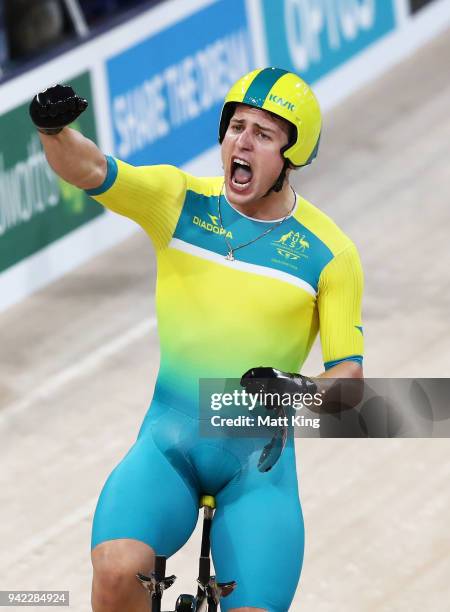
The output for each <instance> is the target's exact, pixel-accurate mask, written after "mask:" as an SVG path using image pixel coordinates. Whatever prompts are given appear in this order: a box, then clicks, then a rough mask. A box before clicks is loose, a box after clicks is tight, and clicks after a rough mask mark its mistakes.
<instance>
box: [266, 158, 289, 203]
mask: <svg viewBox="0 0 450 612" xmlns="http://www.w3.org/2000/svg"><path fill="white" fill-rule="evenodd" d="M289 166H290V162H289V160H288V159H285V160H284V164H283V169H282V170H281V172H280V176H279V177H278V178H277V180H276V181H275V183H274V184H273V185H272V187H271V188H270V189H269V190H268V191H267V193H265V194H264V196H263V197H264V198H266V197H267V196H268V195H270V194H271V192H272V191H275V192H277V193H278V192H280V191H281V190H282V189H283V185H284V180H285V178H286V172H287V170H288V168H289Z"/></svg>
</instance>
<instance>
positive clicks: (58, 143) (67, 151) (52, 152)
mask: <svg viewBox="0 0 450 612" xmlns="http://www.w3.org/2000/svg"><path fill="white" fill-rule="evenodd" d="M38 134H39V137H40V139H41V142H42V146H43V147H44V151H45V155H46V157H47V160H48V163H49V164H50V166H51V167H52V169H53V170H54V171H55V172H56V174H57V175H58V176H60V177H61V178H62V179H64V180H65V181H67V182H68V183H71V184H72V185H75V186H76V187H79V188H80V189H93V188H95V187H98V186H99V185H101V184H102V183H103V181H104V180H105V176H106V171H107V166H106V160H105V156H104V155H103V153H102V152H101V151H100V149H99V148H98V147H97V145H96V144H95V143H94V142H92V140H89V138H86V137H85V136H83V134H80V132H77V131H76V130H73V129H72V128H69V127H65V128H64V129H63V130H61V132H59V134H54V135H52V136H48V135H47V134H43V133H42V132H38Z"/></svg>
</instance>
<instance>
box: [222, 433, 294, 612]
mask: <svg viewBox="0 0 450 612" xmlns="http://www.w3.org/2000/svg"><path fill="white" fill-rule="evenodd" d="M256 461H257V457H256V459H255V458H252V460H251V463H250V464H249V465H248V467H246V468H245V469H244V470H243V471H242V472H241V474H240V475H239V476H238V477H237V478H235V479H234V480H233V481H232V482H231V483H230V484H229V485H227V487H225V488H224V489H223V491H221V492H220V493H219V494H218V495H217V496H216V497H217V511H216V514H215V517H214V521H213V527H212V535H211V541H212V553H213V559H214V566H215V569H216V574H217V579H218V580H219V581H220V582H226V581H229V580H236V581H237V588H236V589H235V591H234V592H233V593H232V594H231V595H230V596H229V597H227V598H225V599H223V600H222V601H221V610H222V612H226V611H227V610H230V609H231V608H239V607H243V606H251V607H255V608H258V607H259V608H262V609H265V610H268V612H286V610H288V609H289V606H290V604H291V602H292V599H293V597H294V594H295V590H296V588H297V585H298V581H299V578H300V571H301V567H302V562H303V549H304V528H303V517H302V511H301V506H300V501H299V497H298V485H297V476H296V471H295V456H294V450H293V445H292V444H289V445H288V446H287V448H286V449H285V451H284V453H283V455H282V457H281V459H280V460H279V462H278V463H277V465H276V466H275V467H274V468H273V469H272V470H271V471H270V472H268V473H266V474H262V473H261V472H259V471H258V470H257V467H256Z"/></svg>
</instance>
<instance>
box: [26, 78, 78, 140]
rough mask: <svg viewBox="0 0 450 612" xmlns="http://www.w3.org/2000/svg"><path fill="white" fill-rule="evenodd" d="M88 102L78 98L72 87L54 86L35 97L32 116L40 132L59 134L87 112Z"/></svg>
mask: <svg viewBox="0 0 450 612" xmlns="http://www.w3.org/2000/svg"><path fill="white" fill-rule="evenodd" d="M87 106H88V102H87V100H85V99H84V98H80V97H79V96H77V94H76V93H75V91H74V90H73V89H72V87H70V85H54V86H53V87H49V88H48V89H46V90H45V91H42V92H41V93H38V94H37V96H34V98H33V100H32V101H31V104H30V116H31V119H32V121H33V123H34V125H35V126H36V127H37V129H38V130H39V131H40V132H43V133H44V134H58V132H60V131H61V130H62V129H63V128H64V127H66V125H69V124H70V123H72V122H73V121H75V119H76V118H77V117H78V116H79V115H81V113H82V112H83V111H85V110H86V108H87Z"/></svg>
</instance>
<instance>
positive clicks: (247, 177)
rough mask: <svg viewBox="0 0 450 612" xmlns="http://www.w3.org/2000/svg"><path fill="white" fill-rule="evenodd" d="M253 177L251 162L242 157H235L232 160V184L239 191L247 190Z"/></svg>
mask: <svg viewBox="0 0 450 612" xmlns="http://www.w3.org/2000/svg"><path fill="white" fill-rule="evenodd" d="M252 178H253V172H252V168H251V166H250V163H249V162H248V161H247V160H245V159H242V157H233V159H232V162H231V184H232V187H233V189H236V190H237V191H245V190H246V189H248V187H249V186H250V183H251V181H252Z"/></svg>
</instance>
